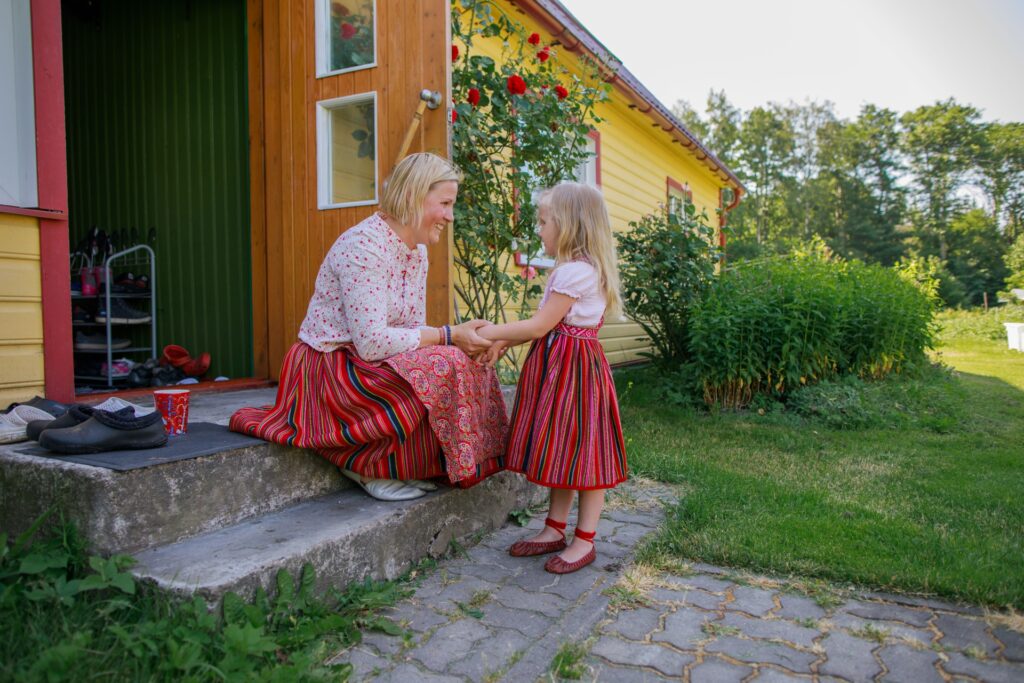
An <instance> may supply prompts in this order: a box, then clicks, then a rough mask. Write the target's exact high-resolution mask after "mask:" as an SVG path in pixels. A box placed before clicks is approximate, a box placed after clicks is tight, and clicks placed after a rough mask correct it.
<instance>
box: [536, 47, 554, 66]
mask: <svg viewBox="0 0 1024 683" xmlns="http://www.w3.org/2000/svg"><path fill="white" fill-rule="evenodd" d="M550 49H551V48H549V47H546V48H544V49H543V50H541V51H540V52H538V53H537V59H539V60H540V61H542V62H546V61H548V57H550V56H551V53H550V52H549V50H550Z"/></svg>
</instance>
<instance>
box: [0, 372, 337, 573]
mask: <svg viewBox="0 0 1024 683" xmlns="http://www.w3.org/2000/svg"><path fill="white" fill-rule="evenodd" d="M273 401H274V390H273V389H264V390H252V391H241V392H234V393H230V394H209V395H203V394H197V395H195V396H194V397H193V398H192V402H193V405H192V406H191V407H190V422H191V423H195V422H212V423H215V424H222V425H226V424H227V420H228V417H230V415H231V413H233V412H234V411H235V410H236V409H237V408H239V407H241V406H245V405H264V404H268V403H273ZM132 402H133V403H136V404H139V405H145V404H146V401H145V400H144V399H142V400H133V401H132ZM149 404H150V405H151V404H152V401H151V400H150V401H149ZM31 445H32V444H27V443H21V444H11V445H6V446H2V447H0V530H3V531H6V532H8V533H12V534H13V533H18V532H20V531H22V530H24V529H27V528H28V527H29V526H30V525H31V523H32V522H33V520H35V519H36V518H38V517H39V516H40V515H41V514H43V513H44V512H45V511H46V510H48V509H50V508H51V507H56V508H57V509H59V510H61V511H62V514H64V515H65V517H67V518H69V519H70V520H71V521H73V522H74V523H75V524H76V526H77V527H78V529H79V531H80V532H81V533H82V535H83V536H84V538H85V539H86V541H87V542H88V544H89V547H90V549H91V550H92V551H93V552H98V553H102V554H112V553H135V552H138V551H140V550H143V549H145V548H150V547H153V546H157V545H163V544H166V543H172V542H175V541H178V540H180V539H183V538H187V537H189V536H193V535H195V534H199V533H202V532H205V531H209V530H212V529H218V528H221V527H224V526H227V525H230V524H234V523H236V522H238V521H239V520H242V519H246V518H248V517H253V516H256V515H260V514H263V513H266V512H270V511H273V510H278V509H281V508H284V507H286V506H288V505H291V504H293V503H296V502H298V501H302V500H308V499H310V498H313V497H316V496H320V495H324V494H326V493H331V492H338V491H342V490H344V489H347V488H350V487H351V486H352V484H351V483H350V482H349V481H348V480H347V479H345V478H344V477H342V476H341V475H340V473H339V472H338V469H337V468H336V467H334V466H333V465H331V464H330V463H329V462H327V461H326V460H324V459H323V458H321V457H319V456H318V455H316V454H315V453H313V452H311V451H306V450H303V449H299V448H288V447H284V446H278V445H276V444H271V443H267V442H263V441H258V440H255V439H254V440H252V441H251V442H250V443H249V445H247V446H245V447H240V448H231V449H228V450H223V451H220V452H216V453H213V454H210V455H205V456H201V457H197V458H192V459H188V460H178V461H175V462H170V463H164V464H159V465H154V466H149V467H143V468H140V469H133V470H128V471H117V470H111V469H106V468H102V467H93V466H89V465H82V464H76V463H72V462H67V461H65V460H61V459H55V458H46V457H38V456H32V455H23V454H20V453H18V452H17V451H19V450H25V448H26V447H27V446H31ZM141 452H142V451H140V453H141Z"/></svg>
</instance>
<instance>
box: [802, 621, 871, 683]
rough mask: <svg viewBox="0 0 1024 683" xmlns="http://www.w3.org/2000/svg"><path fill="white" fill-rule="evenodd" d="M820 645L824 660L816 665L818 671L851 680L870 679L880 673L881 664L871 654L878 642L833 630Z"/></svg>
mask: <svg viewBox="0 0 1024 683" xmlns="http://www.w3.org/2000/svg"><path fill="white" fill-rule="evenodd" d="M821 646H822V647H823V648H825V661H824V662H822V663H821V664H819V665H818V673H822V674H827V675H829V676H836V677H839V678H847V679H849V680H851V681H871V680H874V678H875V676H877V675H878V674H880V673H882V665H881V664H879V663H878V660H876V659H875V656H874V654H873V653H874V651H875V650H876V649H878V648H879V647H881V646H880V645H879V644H878V643H873V642H870V641H867V640H862V639H860V638H854V637H853V636H851V635H847V634H846V633H843V632H842V631H833V632H831V633H829V634H828V637H827V638H825V639H824V640H822V641H821Z"/></svg>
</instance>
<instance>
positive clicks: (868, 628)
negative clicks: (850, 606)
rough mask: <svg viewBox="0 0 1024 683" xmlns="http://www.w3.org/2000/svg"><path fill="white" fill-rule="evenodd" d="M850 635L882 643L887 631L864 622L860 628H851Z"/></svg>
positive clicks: (887, 634) (886, 636) (887, 633)
mask: <svg viewBox="0 0 1024 683" xmlns="http://www.w3.org/2000/svg"><path fill="white" fill-rule="evenodd" d="M850 635H852V636H856V637H857V638H861V639H863V640H870V641H873V642H876V643H878V644H883V643H885V639H886V638H888V637H889V631H888V630H887V629H884V628H878V627H877V626H875V625H874V624H865V625H864V626H862V627H861V628H856V629H851V630H850Z"/></svg>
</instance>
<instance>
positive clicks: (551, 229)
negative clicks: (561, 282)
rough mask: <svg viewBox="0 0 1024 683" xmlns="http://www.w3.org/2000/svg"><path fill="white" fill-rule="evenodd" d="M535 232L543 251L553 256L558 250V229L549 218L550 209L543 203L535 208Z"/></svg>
mask: <svg viewBox="0 0 1024 683" xmlns="http://www.w3.org/2000/svg"><path fill="white" fill-rule="evenodd" d="M537 234H539V235H540V241H541V244H543V245H544V253H545V254H547V255H548V256H551V257H554V256H555V252H557V251H558V229H557V228H556V227H555V221H554V220H552V219H551V210H550V209H548V207H547V206H545V205H543V204H541V205H540V206H539V207H538V208H537Z"/></svg>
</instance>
